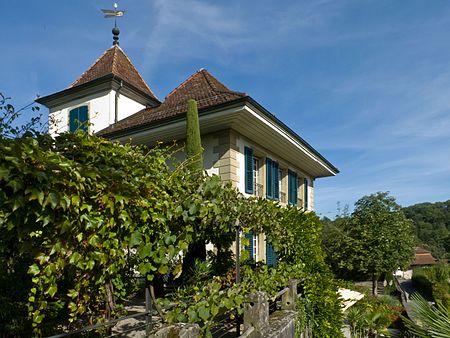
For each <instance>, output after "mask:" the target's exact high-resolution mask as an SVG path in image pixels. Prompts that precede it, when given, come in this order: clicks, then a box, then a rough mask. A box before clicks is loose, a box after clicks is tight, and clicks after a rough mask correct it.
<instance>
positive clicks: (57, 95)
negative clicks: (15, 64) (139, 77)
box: [35, 74, 161, 107]
mask: <svg viewBox="0 0 450 338" xmlns="http://www.w3.org/2000/svg"><path fill="white" fill-rule="evenodd" d="M114 80H116V81H119V82H120V81H122V82H123V83H124V84H126V85H127V86H128V87H129V88H130V89H132V90H133V91H135V92H137V93H139V94H140V95H142V96H144V97H145V98H147V99H148V100H150V101H151V102H154V103H155V104H156V105H159V104H161V102H160V101H159V100H158V99H156V98H155V97H152V96H151V95H149V94H147V93H145V92H144V91H142V90H141V89H139V88H136V86H133V85H132V84H130V83H129V82H128V81H126V80H124V79H122V78H120V77H119V76H117V75H114V74H107V75H104V76H102V77H99V78H97V79H95V80H92V81H89V82H86V83H83V84H80V85H77V86H75V87H69V88H66V89H64V90H61V91H59V92H56V93H54V94H50V95H47V96H43V97H40V98H38V99H36V100H35V101H36V102H37V103H39V104H42V105H44V106H46V107H48V106H47V104H48V103H50V102H51V101H53V100H57V99H59V98H62V97H64V96H66V95H68V94H72V93H76V92H78V91H81V90H84V89H89V88H93V87H95V86H97V85H99V84H102V83H106V82H108V81H114Z"/></svg>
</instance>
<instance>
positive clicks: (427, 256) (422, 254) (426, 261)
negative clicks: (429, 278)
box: [411, 247, 437, 266]
mask: <svg viewBox="0 0 450 338" xmlns="http://www.w3.org/2000/svg"><path fill="white" fill-rule="evenodd" d="M436 261H437V259H436V258H434V257H433V255H432V254H431V252H430V251H428V250H425V249H423V248H419V247H417V248H416V249H415V257H414V262H412V263H411V265H412V266H415V265H432V264H436Z"/></svg>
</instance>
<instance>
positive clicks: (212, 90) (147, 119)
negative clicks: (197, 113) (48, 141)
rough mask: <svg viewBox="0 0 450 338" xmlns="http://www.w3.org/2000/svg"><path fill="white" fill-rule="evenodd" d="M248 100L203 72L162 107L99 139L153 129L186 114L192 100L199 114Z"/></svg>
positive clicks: (108, 130)
mask: <svg viewBox="0 0 450 338" xmlns="http://www.w3.org/2000/svg"><path fill="white" fill-rule="evenodd" d="M246 96H247V94H245V93H240V92H236V91H232V90H230V89H228V88H227V87H226V86H225V85H224V84H222V83H221V82H219V81H218V80H217V79H216V78H215V77H214V76H212V75H211V74H210V73H209V72H208V71H207V70H205V69H200V70H199V71H197V72H196V73H195V74H193V75H192V76H190V77H189V78H188V79H187V80H186V81H184V82H183V83H182V84H180V85H179V86H178V87H177V88H175V89H174V90H173V91H172V92H171V93H169V95H167V97H166V98H165V100H164V102H163V103H162V104H161V105H159V106H157V107H154V108H146V109H143V110H141V111H139V112H137V113H136V114H133V115H131V116H130V117H128V118H126V119H123V120H121V121H119V122H117V123H115V124H113V125H111V126H109V127H108V128H105V129H103V130H101V131H100V132H99V133H98V135H108V134H110V133H112V132H117V131H124V130H127V129H130V128H134V127H137V126H141V125H150V124H152V123H155V122H159V121H162V120H165V119H169V118H171V117H175V116H178V115H182V114H184V113H186V110H187V101H188V100H189V99H195V100H196V101H197V105H198V109H199V110H200V109H205V108H209V107H212V106H216V105H219V104H223V103H227V102H231V101H234V100H236V99H239V98H243V97H246Z"/></svg>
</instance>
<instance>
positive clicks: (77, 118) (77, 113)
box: [69, 106, 89, 133]
mask: <svg viewBox="0 0 450 338" xmlns="http://www.w3.org/2000/svg"><path fill="white" fill-rule="evenodd" d="M88 124H89V119H88V106H80V107H77V108H74V109H72V110H70V112H69V131H70V132H71V133H73V132H75V131H77V130H78V129H80V130H83V131H86V132H87V131H88V127H89V126H88Z"/></svg>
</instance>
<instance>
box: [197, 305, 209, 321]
mask: <svg viewBox="0 0 450 338" xmlns="http://www.w3.org/2000/svg"><path fill="white" fill-rule="evenodd" d="M198 316H199V317H200V318H201V319H203V321H205V322H206V321H207V320H208V319H209V316H210V313H209V309H208V308H207V307H205V306H203V305H202V306H200V307H199V308H198Z"/></svg>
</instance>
